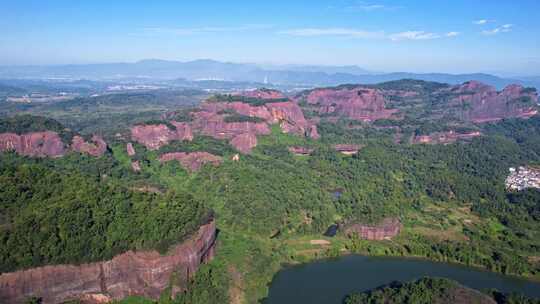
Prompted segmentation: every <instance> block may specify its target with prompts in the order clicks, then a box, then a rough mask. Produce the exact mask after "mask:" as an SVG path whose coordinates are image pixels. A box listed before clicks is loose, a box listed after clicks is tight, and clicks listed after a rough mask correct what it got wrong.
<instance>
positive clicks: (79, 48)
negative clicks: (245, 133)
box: [0, 0, 540, 75]
mask: <svg viewBox="0 0 540 304" xmlns="http://www.w3.org/2000/svg"><path fill="white" fill-rule="evenodd" d="M518 3H519V5H518ZM539 16H540V1H538V0H519V1H518V0H513V1H509V0H467V1H465V0H437V1H433V0H430V1H427V0H426V1H421V0H419V1H399V0H395V1H391V0H373V1H356V0H336V1H313V0H312V1H293V0H289V1H279V0H277V1H276V0H274V1H264V2H263V1H204V0H199V1H149V0H148V1H142V0H141V1H137V0H131V1H120V0H116V1H102V0H93V1H73V0H71V1H55V0H49V1H25V0H13V1H10V0H2V6H1V10H0V65H21V64H66V63H98V62H133V61H137V60H140V59H146V58H159V59H169V60H181V61H185V60H192V59H200V58H211V59H216V60H224V61H232V62H250V63H273V64H323V65H349V64H354V65H359V66H361V67H364V68H366V69H370V70H375V71H411V72H452V73H462V72H478V71H482V72H496V73H506V74H523V75H526V74H537V75H538V74H540V22H539Z"/></svg>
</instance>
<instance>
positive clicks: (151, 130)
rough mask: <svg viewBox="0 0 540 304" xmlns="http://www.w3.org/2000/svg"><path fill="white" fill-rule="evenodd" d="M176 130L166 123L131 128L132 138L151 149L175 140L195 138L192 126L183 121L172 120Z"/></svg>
mask: <svg viewBox="0 0 540 304" xmlns="http://www.w3.org/2000/svg"><path fill="white" fill-rule="evenodd" d="M171 123H172V124H173V125H174V126H175V127H176V130H171V129H169V128H168V127H167V126H166V125H165V124H158V125H137V126H134V127H132V128H131V138H132V139H133V140H134V141H136V142H138V143H140V144H142V145H144V146H145V147H146V148H148V149H149V150H157V149H159V148H160V147H162V146H164V145H167V144H168V143H169V142H171V141H174V140H188V141H191V140H192V139H193V133H192V131H191V126H190V125H189V124H187V123H182V122H174V121H172V122H171Z"/></svg>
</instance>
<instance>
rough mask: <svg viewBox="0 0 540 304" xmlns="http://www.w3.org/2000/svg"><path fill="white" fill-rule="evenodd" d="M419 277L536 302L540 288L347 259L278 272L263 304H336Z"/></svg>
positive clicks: (453, 269) (444, 268) (450, 269)
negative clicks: (513, 294)
mask: <svg viewBox="0 0 540 304" xmlns="http://www.w3.org/2000/svg"><path fill="white" fill-rule="evenodd" d="M424 276H431V277H443V278H448V279H452V280H455V281H457V282H460V283H461V284H463V285H465V286H468V287H471V288H474V289H488V288H494V289H498V290H500V291H504V292H511V291H516V292H520V293H523V294H525V295H527V296H530V297H536V298H540V283H537V282H531V281H527V280H523V279H520V278H515V277H511V276H505V275H501V274H497V273H493V272H487V271H483V270H479V269H475V268H470V267H466V266H461V265H455V264H447V263H437V262H431V261H426V260H420V259H410V258H393V257H367V256H359V255H349V256H344V257H340V258H337V259H328V260H321V261H316V262H312V263H308V264H303V265H296V266H291V267H287V268H285V269H283V270H282V271H280V272H279V273H277V274H276V276H275V277H274V279H273V281H272V283H271V285H270V292H269V295H268V298H267V299H265V300H264V302H263V303H264V304H278V303H279V304H289V303H291V304H292V303H294V304H298V303H310V304H317V303H321V304H322V303H324V304H329V303H330V304H331V303H335V304H340V303H342V300H343V298H344V297H345V296H346V295H347V294H349V293H352V292H355V291H357V292H358V291H365V290H369V289H373V288H376V287H379V286H381V285H384V284H388V283H390V282H392V281H411V280H415V279H419V278H421V277H424Z"/></svg>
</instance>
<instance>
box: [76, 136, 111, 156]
mask: <svg viewBox="0 0 540 304" xmlns="http://www.w3.org/2000/svg"><path fill="white" fill-rule="evenodd" d="M71 149H72V150H73V151H76V152H79V153H86V154H89V155H91V156H95V157H99V156H102V155H103V154H105V152H106V151H107V143H106V142H105V141H104V140H103V138H101V136H98V135H94V136H92V139H91V142H87V141H85V140H84V138H82V137H81V136H79V135H75V136H73V139H72V140H71Z"/></svg>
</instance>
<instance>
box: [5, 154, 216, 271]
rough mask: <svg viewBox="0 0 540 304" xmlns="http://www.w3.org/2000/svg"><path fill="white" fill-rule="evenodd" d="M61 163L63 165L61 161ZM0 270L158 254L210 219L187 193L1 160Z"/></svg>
mask: <svg viewBox="0 0 540 304" xmlns="http://www.w3.org/2000/svg"><path fill="white" fill-rule="evenodd" d="M62 161H65V162H68V160H62ZM1 164H2V165H1V166H0V181H1V184H2V188H1V189H0V202H1V204H0V214H1V217H0V227H1V229H0V240H2V246H1V248H0V271H1V272H6V271H13V270H16V269H21V268H28V267H34V266H39V265H46V264H60V263H82V262H90V261H98V260H105V259H110V258H111V257H113V256H114V255H116V254H119V253H122V252H125V251H127V250H129V249H151V248H155V249H158V250H159V251H161V252H165V251H166V250H167V249H168V247H169V246H170V245H172V244H176V243H178V242H179V241H181V240H182V239H183V238H184V237H185V236H187V235H189V234H190V233H192V232H194V231H196V230H197V229H198V227H199V225H200V224H202V223H204V222H205V221H207V219H208V217H209V216H211V214H210V211H209V209H208V208H207V207H205V205H204V204H202V203H200V202H198V201H196V200H194V198H193V197H192V196H191V195H189V194H187V193H176V192H174V191H169V192H167V193H165V194H155V193H142V192H137V191H133V190H130V189H129V188H126V186H123V185H121V183H120V182H119V181H118V180H115V179H114V177H106V176H95V175H91V174H89V173H81V172H79V170H73V171H72V170H58V169H57V170H55V169H54V168H51V167H50V166H47V164H46V163H43V162H40V161H28V160H26V159H23V158H21V157H19V156H15V155H14V154H11V153H10V154H5V155H2V156H1Z"/></svg>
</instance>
